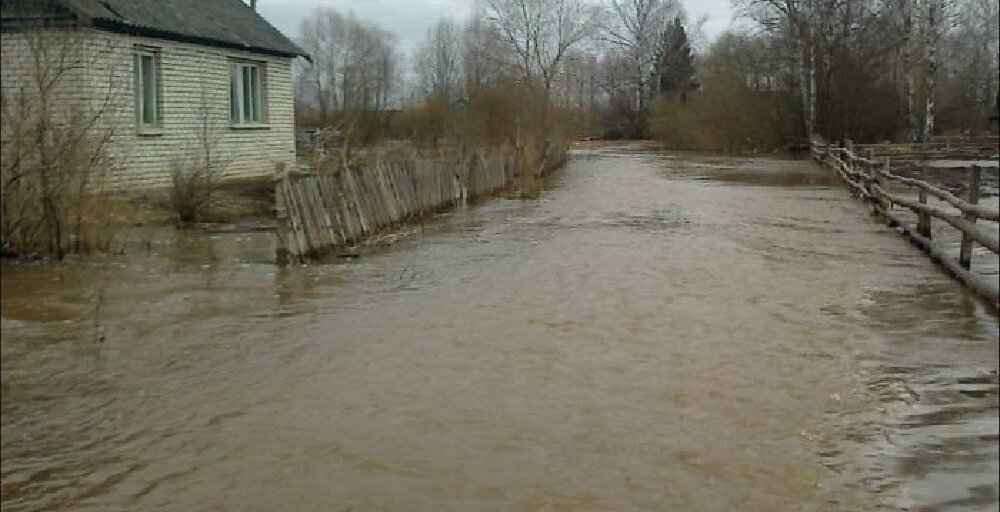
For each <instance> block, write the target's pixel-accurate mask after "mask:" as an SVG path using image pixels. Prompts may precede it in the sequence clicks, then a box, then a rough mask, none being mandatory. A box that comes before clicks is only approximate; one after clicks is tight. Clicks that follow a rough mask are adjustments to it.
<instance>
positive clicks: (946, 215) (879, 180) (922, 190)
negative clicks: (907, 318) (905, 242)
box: [811, 141, 1000, 309]
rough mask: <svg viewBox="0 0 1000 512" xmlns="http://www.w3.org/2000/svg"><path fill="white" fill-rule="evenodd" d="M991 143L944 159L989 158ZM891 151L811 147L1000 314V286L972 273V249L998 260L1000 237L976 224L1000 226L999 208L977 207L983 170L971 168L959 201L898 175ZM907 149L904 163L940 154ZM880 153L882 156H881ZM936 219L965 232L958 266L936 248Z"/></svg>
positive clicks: (951, 153)
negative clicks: (897, 187) (910, 215)
mask: <svg viewBox="0 0 1000 512" xmlns="http://www.w3.org/2000/svg"><path fill="white" fill-rule="evenodd" d="M991 143H992V144H994V145H993V146H988V145H984V146H983V148H980V147H966V148H965V149H962V148H952V149H949V150H948V151H949V152H948V153H947V154H946V155H944V157H945V158H955V157H956V156H959V155H965V154H970V155H971V154H972V153H975V154H976V156H977V157H978V158H981V157H982V155H983V154H984V152H985V153H988V152H989V149H990V148H995V147H996V146H995V142H991ZM887 146H893V145H878V146H876V145H854V144H852V143H850V142H846V143H845V144H844V147H835V146H832V145H830V144H825V143H822V142H819V141H813V143H812V144H811V149H812V155H813V158H814V159H815V160H816V161H818V162H820V163H823V164H825V165H827V166H829V167H831V168H832V169H833V170H834V171H836V172H837V174H838V175H839V176H840V177H841V178H842V179H843V180H844V182H845V183H846V184H847V186H848V187H849V188H850V190H851V193H852V194H853V195H854V196H855V197H858V198H860V199H862V200H864V201H865V202H866V203H868V204H870V205H871V207H872V210H873V213H875V214H877V215H879V216H881V217H882V218H884V219H886V220H887V222H888V223H889V225H890V226H893V227H896V228H897V230H898V231H899V232H900V234H902V235H903V236H905V237H907V238H909V239H910V241H912V242H913V243H914V244H915V245H916V246H918V247H920V248H921V249H923V250H924V252H926V253H927V254H928V255H929V256H930V257H931V258H932V259H934V260H935V261H937V262H938V263H940V264H941V265H942V266H943V267H944V268H945V269H946V270H948V271H949V272H950V273H951V274H952V275H953V276H955V277H956V278H957V279H958V280H960V281H961V282H963V283H964V284H966V285H967V286H969V287H970V288H972V289H973V290H975V291H976V292H977V293H978V294H979V295H981V296H983V297H984V298H985V299H987V300H989V301H990V302H991V303H992V304H993V306H994V307H996V308H998V309H1000V289H998V288H1000V283H998V282H997V277H996V276H993V277H992V279H990V278H988V277H985V276H982V275H979V274H976V273H974V272H972V271H971V266H972V249H973V244H974V243H978V244H979V245H982V246H983V247H985V248H986V249H988V250H989V251H990V252H992V253H994V254H998V255H1000V233H998V228H997V225H996V224H990V223H987V224H986V225H983V224H979V223H977V221H978V220H980V219H982V220H986V221H990V222H998V221H1000V211H998V209H997V208H991V207H988V206H985V205H980V204H978V203H979V199H980V189H981V183H982V173H983V169H982V167H981V166H979V165H972V166H970V167H969V168H968V176H969V178H968V179H969V181H968V187H967V190H968V196H967V197H966V198H961V197H958V196H956V195H955V194H953V193H951V192H949V191H948V190H945V189H944V188H941V187H939V186H935V185H933V184H931V183H929V182H928V181H926V180H923V179H917V178H912V177H906V176H901V175H899V174H897V173H894V172H893V167H892V164H893V159H892V158H890V157H888V156H884V155H885V154H886V153H887V152H892V151H893V149H894V148H891V147H890V148H887ZM895 146H904V145H895ZM905 146H907V148H906V149H907V152H906V153H899V154H904V155H905V157H904V158H906V157H909V156H911V155H914V154H919V155H921V158H920V159H921V160H926V159H927V157H928V154H931V153H933V152H937V151H938V149H937V148H936V147H931V151H928V150H927V147H915V145H905ZM984 148H985V149H984ZM887 149H888V151H887ZM994 151H995V149H994ZM862 152H864V153H865V156H862V154H861V153H862ZM879 153H881V154H883V156H882V157H879V156H877V155H878V154H879ZM994 154H995V153H994ZM890 183H897V184H901V185H905V186H908V187H914V188H916V189H917V198H916V199H913V198H912V197H905V196H903V195H900V194H899V193H895V192H893V191H892V190H890V187H889V184H890ZM928 197H935V198H937V199H939V200H941V201H943V202H944V203H947V205H949V206H951V207H952V208H954V209H955V210H957V211H958V213H955V212H953V211H949V210H948V209H946V208H942V207H940V206H936V205H933V204H929V203H928ZM897 205H898V206H902V207H905V208H907V209H909V210H912V211H913V212H914V213H915V214H916V216H917V224H916V226H913V225H912V224H911V223H910V222H909V221H908V220H907V219H905V218H904V217H903V216H901V215H900V214H899V212H898V211H897V210H895V209H894V208H895V206H897ZM932 219H938V220H940V221H943V222H945V223H946V224H948V225H949V226H951V227H954V228H955V229H957V230H959V231H960V232H961V235H962V241H961V246H960V250H959V256H958V259H957V260H956V259H955V258H954V257H952V256H950V255H949V254H947V253H946V252H945V251H944V250H943V249H942V248H941V247H939V246H938V245H936V244H934V243H933V241H932V239H933V235H932V229H931V228H932V226H931V222H932Z"/></svg>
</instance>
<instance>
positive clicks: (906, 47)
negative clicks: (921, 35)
mask: <svg viewBox="0 0 1000 512" xmlns="http://www.w3.org/2000/svg"><path fill="white" fill-rule="evenodd" d="M902 4H903V5H902V8H903V76H904V79H903V96H904V98H905V101H906V103H905V107H904V108H905V109H906V112H905V113H906V136H907V138H908V139H909V142H916V141H917V139H918V138H919V134H918V133H917V112H916V110H915V109H914V108H913V93H914V90H915V89H916V87H915V86H914V83H913V62H912V60H913V58H912V53H913V48H912V34H913V0H902Z"/></svg>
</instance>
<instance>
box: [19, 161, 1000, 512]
mask: <svg viewBox="0 0 1000 512" xmlns="http://www.w3.org/2000/svg"><path fill="white" fill-rule="evenodd" d="M417 231H418V233H416V234H415V235H414V236H411V237H407V238H404V239H402V241H400V242H399V243H398V244H396V245H395V246H394V247H392V248H391V249H384V250H379V251H377V252H375V253H373V254H370V255H365V256H363V257H361V258H358V259H355V260H334V261H331V262H329V263H327V264H318V265H310V266H307V267H293V268H279V267H276V266H275V265H274V264H273V259H274V249H275V248H274V241H273V235H272V234H269V233H214V234H213V233H196V234H190V233H175V232H173V231H169V232H168V233H169V236H170V237H171V238H170V239H167V240H157V241H156V242H153V243H150V244H148V245H147V244H143V243H138V242H137V243H135V244H133V247H132V248H131V249H130V251H129V254H128V256H123V257H117V258H113V259H110V260H91V261H85V262H75V263H67V264H65V265H62V266H58V267H55V268H45V267H40V266H32V265H18V266H4V268H3V275H2V285H3V295H2V300H3V302H2V304H3V309H2V344H0V349H2V351H0V355H2V368H0V369H2V431H0V433H2V464H0V465H2V488H0V497H2V502H3V510H4V512H15V511H43V510H44V511H49V510H74V511H133V510H169V511H202V510H204V511H222V510H225V511H274V510H296V511H338V512H339V511H439V510H496V511H506V510H517V511H555V510H566V511H598V510H600V511H627V510H678V511H687V510H691V511H717V510H740V511H761V512H764V511H767V512H770V511H777V510H794V511H812V510H818V511H868V510H911V511H917V510H920V511H935V512H937V511H941V512H944V511H949V512H950V511H992V510H996V509H997V503H998V492H1000V491H998V480H997V472H998V470H1000V463H998V456H1000V455H998V431H1000V426H998V419H997V414H998V375H997V367H998V360H1000V349H998V320H997V317H996V315H995V313H994V312H992V311H991V310H990V309H989V308H988V307H987V306H984V304H983V303H982V302H980V301H979V300H978V299H976V297H975V296H974V295H973V294H972V293H971V292H968V291H966V290H963V289H962V288H961V287H960V286H959V285H958V284H957V283H956V282H955V281H953V280H952V279H951V278H950V277H948V276H947V275H945V274H944V273H943V272H941V271H940V270H939V269H938V268H937V267H936V266H935V265H934V264H933V263H931V261H930V260H929V259H927V258H926V256H924V255H923V254H922V253H921V252H919V251H918V250H916V249H915V248H913V247H911V246H909V245H908V244H907V243H906V242H905V241H903V240H902V239H901V238H900V237H898V236H897V235H895V234H894V233H893V232H892V231H891V230H889V229H887V228H885V227H884V226H882V225H879V224H877V223H875V222H873V221H872V220H871V219H870V218H869V217H868V214H867V212H866V210H865V208H864V207H862V206H861V205H860V203H858V202H857V201H855V200H853V199H851V198H850V196H849V195H848V193H847V191H846V189H845V188H844V187H843V186H841V185H840V184H839V183H838V182H837V181H836V179H835V178H834V176H833V174H832V173H830V172H827V171H824V170H822V169H820V168H819V167H817V166H814V165H812V164H811V163H809V162H805V161H790V160H773V159H763V158H762V159H738V158H725V157H703V156H694V155H683V154H681V155H678V154H666V153H655V152H649V151H643V150H641V149H640V148H639V147H638V146H618V147H612V148H603V149H600V148H589V149H581V150H578V151H576V152H575V154H574V157H573V159H572V160H571V161H570V163H569V164H568V165H567V167H566V168H565V169H563V170H562V171H560V172H559V173H557V174H556V175H555V176H554V177H552V178H551V182H550V183H549V184H548V186H547V187H546V189H545V190H544V191H543V192H542V193H541V194H540V195H539V196H538V197H537V198H534V199H528V200H513V199H496V200H491V201H487V202H485V203H483V204H481V205H478V206H476V207H470V208H466V209H462V210H459V211H456V212H452V213H448V214H442V215H440V216H438V217H437V218H435V219H434V220H433V221H431V222H428V223H427V224H425V225H424V226H422V227H421V228H418V229H417Z"/></svg>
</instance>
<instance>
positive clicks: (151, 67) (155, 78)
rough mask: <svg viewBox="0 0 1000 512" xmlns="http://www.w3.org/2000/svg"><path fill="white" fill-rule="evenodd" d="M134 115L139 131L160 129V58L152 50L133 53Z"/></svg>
mask: <svg viewBox="0 0 1000 512" xmlns="http://www.w3.org/2000/svg"><path fill="white" fill-rule="evenodd" d="M135 113H136V120H137V121H138V124H139V128H140V129H150V128H159V127H160V120H161V116H160V56H159V52H158V51H157V50H156V49H153V48H145V47H139V48H136V51H135Z"/></svg>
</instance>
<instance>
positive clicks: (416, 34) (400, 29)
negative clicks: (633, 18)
mask: <svg viewBox="0 0 1000 512" xmlns="http://www.w3.org/2000/svg"><path fill="white" fill-rule="evenodd" d="M473 3H474V0H257V10H259V11H260V13H261V14H262V15H263V16H264V17H265V18H267V20H268V21H270V22H271V23H272V24H273V25H274V26H276V27H277V28H278V29H280V30H281V31H282V32H283V33H284V34H285V35H287V36H288V37H290V38H293V39H294V38H296V37H298V29H299V23H301V21H302V19H303V18H305V17H306V16H308V15H309V12H310V11H312V10H313V8H315V7H316V6H318V5H326V6H330V7H333V8H335V9H337V10H338V11H340V12H342V13H344V14H346V13H348V12H351V11H353V12H354V14H355V15H357V16H358V17H359V18H361V19H364V20H369V21H374V22H377V23H378V24H379V25H381V26H382V27H383V28H385V29H387V30H390V31H392V32H394V33H395V34H396V35H397V36H398V37H399V43H400V48H401V49H402V50H403V51H405V52H407V53H409V52H410V51H411V50H412V49H413V48H415V47H416V46H417V44H418V42H419V41H420V40H421V39H423V37H424V34H426V33H427V29H428V27H430V26H431V24H432V23H434V21H435V20H437V19H438V18H440V17H442V16H450V17H452V18H454V19H456V20H461V19H463V18H465V17H466V16H468V15H469V12H470V11H471V10H472V6H473ZM682 3H683V4H684V8H685V9H686V10H687V14H688V19H690V20H692V21H695V20H698V19H700V18H701V17H702V16H707V18H708V19H707V22H706V23H705V26H704V31H705V35H706V36H707V37H708V38H714V37H715V36H717V35H718V34H719V33H720V32H722V31H723V30H725V29H726V28H727V27H728V26H729V22H730V17H731V13H732V9H731V8H730V0H701V1H698V0H682Z"/></svg>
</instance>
